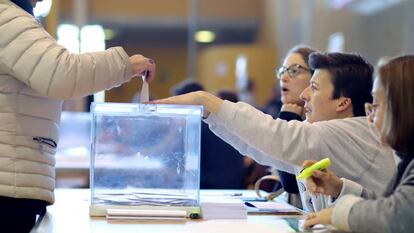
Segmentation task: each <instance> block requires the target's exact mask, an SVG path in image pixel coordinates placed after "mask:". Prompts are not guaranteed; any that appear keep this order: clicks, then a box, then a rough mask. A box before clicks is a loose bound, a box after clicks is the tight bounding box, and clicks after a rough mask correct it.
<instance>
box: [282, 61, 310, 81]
mask: <svg viewBox="0 0 414 233" xmlns="http://www.w3.org/2000/svg"><path fill="white" fill-rule="evenodd" d="M304 71H306V72H310V73H312V70H311V69H308V68H306V67H303V66H301V65H299V64H295V65H291V66H289V67H286V66H282V67H280V68H278V69H275V74H276V78H277V79H282V77H283V74H284V73H286V72H287V74H288V75H289V77H290V78H295V77H296V76H298V75H299V74H302V73H303V72H304Z"/></svg>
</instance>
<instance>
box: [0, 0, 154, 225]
mask: <svg viewBox="0 0 414 233" xmlns="http://www.w3.org/2000/svg"><path fill="white" fill-rule="evenodd" d="M36 2H37V1H36V0H31V1H30V0H15V1H9V0H0V35H1V36H0V122H1V123H0V223H1V224H0V225H1V227H2V228H1V230H0V231H2V232H3V230H4V229H5V228H4V226H5V225H4V224H3V223H7V225H8V226H11V227H12V228H10V229H13V232H27V231H29V230H30V228H31V227H32V226H33V225H34V223H35V218H36V215H38V214H43V213H44V212H45V210H46V206H47V205H50V204H53V202H54V195H53V191H54V188H55V168H54V166H55V158H54V154H55V152H56V147H57V142H58V131H59V120H60V114H61V109H62V102H63V100H67V99H71V98H79V97H83V96H87V95H89V94H92V93H94V92H97V91H101V90H105V89H109V88H112V87H115V86H119V85H121V84H122V83H125V82H128V81H129V80H130V79H131V78H132V77H134V76H140V75H142V74H144V73H145V74H146V75H147V81H151V80H152V79H153V78H154V76H155V63H154V61H153V60H152V59H148V58H146V57H144V56H142V55H134V56H131V57H128V55H127V54H126V52H125V51H124V50H123V49H122V48H121V47H115V48H110V49H108V50H106V51H103V52H95V53H86V54H70V53H69V52H68V50H66V49H65V48H64V47H62V46H60V45H59V44H57V43H56V40H55V39H53V38H52V37H51V36H50V35H49V34H48V33H47V32H46V31H45V30H44V29H43V28H42V26H41V25H40V24H39V23H38V22H37V21H36V19H35V18H34V17H33V16H32V15H31V13H32V10H33V5H35V4H36ZM17 222H18V223H17ZM20 228H21V229H20Z"/></svg>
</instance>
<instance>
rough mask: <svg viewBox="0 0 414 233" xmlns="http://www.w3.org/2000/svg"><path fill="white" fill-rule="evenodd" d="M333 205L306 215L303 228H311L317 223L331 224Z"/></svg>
mask: <svg viewBox="0 0 414 233" xmlns="http://www.w3.org/2000/svg"><path fill="white" fill-rule="evenodd" d="M332 212H333V207H331V208H327V209H323V210H321V211H319V212H316V213H311V214H308V216H306V219H305V222H304V223H303V228H305V229H306V228H310V227H312V226H314V225H316V224H331V222H332Z"/></svg>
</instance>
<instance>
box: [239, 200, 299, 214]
mask: <svg viewBox="0 0 414 233" xmlns="http://www.w3.org/2000/svg"><path fill="white" fill-rule="evenodd" d="M245 204H246V206H248V208H247V212H248V213H249V214H260V213H263V214H271V213H285V214H302V212H301V211H300V210H299V209H298V208H296V207H294V206H292V205H289V204H287V203H282V202H274V201H265V202H262V201H249V202H245Z"/></svg>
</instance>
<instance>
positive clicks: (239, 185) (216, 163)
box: [174, 80, 246, 189]
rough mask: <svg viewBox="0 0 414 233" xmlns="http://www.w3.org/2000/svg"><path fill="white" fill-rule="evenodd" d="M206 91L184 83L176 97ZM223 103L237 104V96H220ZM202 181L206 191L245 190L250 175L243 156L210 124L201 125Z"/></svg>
mask: <svg viewBox="0 0 414 233" xmlns="http://www.w3.org/2000/svg"><path fill="white" fill-rule="evenodd" d="M198 90H203V87H202V86H201V84H199V83H197V82H195V81H192V80H186V81H184V82H183V83H180V84H179V85H178V86H177V87H176V88H175V89H174V94H176V95H182V94H185V93H189V92H193V91H198ZM218 96H219V97H220V98H222V99H226V100H229V101H231V102H237V101H238V99H237V96H236V95H235V94H234V93H232V92H229V91H222V92H219V93H218ZM200 152H201V162H200V163H201V164H200V168H201V177H200V188H202V189H245V188H246V171H245V168H244V163H243V156H242V155H241V154H240V153H239V152H238V151H237V150H236V149H234V148H233V147H232V146H230V145H229V144H227V143H226V142H224V141H223V140H222V139H220V138H219V137H217V136H216V135H215V134H214V133H213V132H211V130H210V129H209V128H208V125H207V124H206V123H204V122H203V123H202V125H201V151H200Z"/></svg>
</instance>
